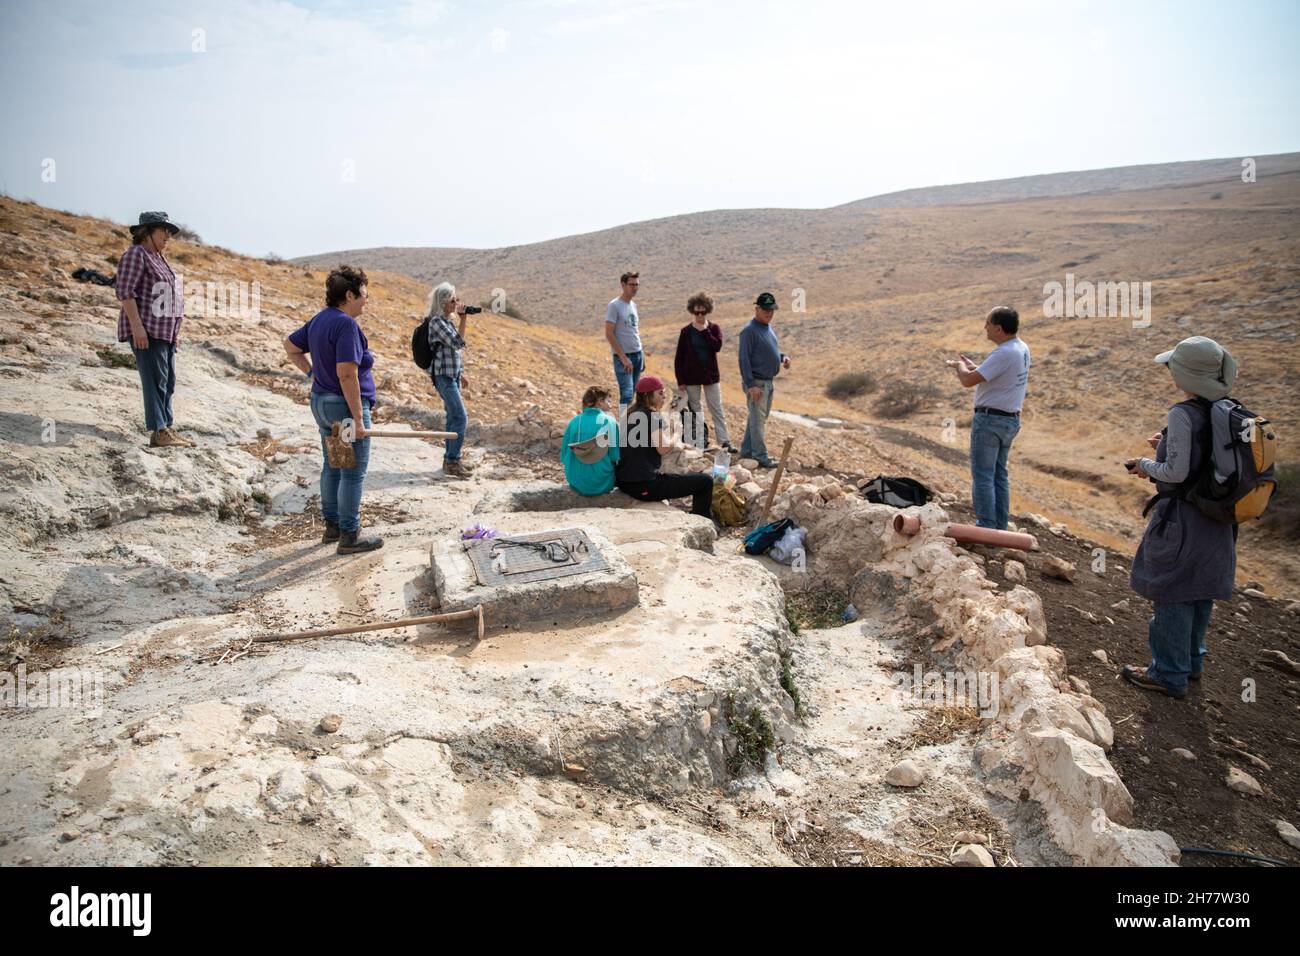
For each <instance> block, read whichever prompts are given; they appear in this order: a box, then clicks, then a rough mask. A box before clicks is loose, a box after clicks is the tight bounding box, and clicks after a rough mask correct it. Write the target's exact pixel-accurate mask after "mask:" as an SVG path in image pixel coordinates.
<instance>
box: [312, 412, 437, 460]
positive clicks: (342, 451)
mask: <svg viewBox="0 0 1300 956" xmlns="http://www.w3.org/2000/svg"><path fill="white" fill-rule="evenodd" d="M342 431H343V423H342V422H334V424H332V425H331V426H330V434H329V435H327V436H326V438H325V455H326V457H327V458H328V459H329V463H330V467H331V468H355V467H357V453H356V451H354V450H353V448H352V442H350V441H347V440H345V439H344V438H343V436H342ZM366 437H367V438H456V437H458V436H457V433H456V432H388V431H377V432H376V431H372V432H367V433H366Z"/></svg>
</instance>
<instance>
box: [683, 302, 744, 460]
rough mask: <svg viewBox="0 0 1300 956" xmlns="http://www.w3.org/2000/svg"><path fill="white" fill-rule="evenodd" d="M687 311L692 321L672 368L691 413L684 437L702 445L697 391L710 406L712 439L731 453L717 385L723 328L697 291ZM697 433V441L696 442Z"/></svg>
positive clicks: (685, 332) (710, 304)
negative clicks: (701, 392)
mask: <svg viewBox="0 0 1300 956" xmlns="http://www.w3.org/2000/svg"><path fill="white" fill-rule="evenodd" d="M686 311H687V312H689V313H690V314H691V321H690V322H689V323H687V324H686V325H685V326H684V327H683V328H682V332H681V335H679V336H678V337H677V357H676V358H675V359H674V361H673V369H674V371H675V372H676V374H677V389H678V391H681V390H682V389H683V388H685V389H686V404H687V407H688V408H689V409H690V411H691V421H690V423H689V425H688V427H687V428H686V429H685V432H686V434H685V437H686V439H687V440H688V441H691V442H692V443H693V444H696V445H703V444H705V442H704V441H703V430H702V429H699V425H698V423H699V421H700V390H701V389H703V390H704V398H705V400H706V401H707V402H708V404H709V417H710V418H711V419H713V436H714V439H715V443H716V444H717V445H719V446H721V447H722V448H725V449H726V450H727V451H729V452H731V454H733V455H734V454H736V453H737V452H736V449H735V448H733V447H732V445H731V438H730V437H729V436H728V434H727V419H726V417H725V416H724V415H723V412H722V386H721V385H719V384H718V382H719V379H720V378H721V376H720V375H719V374H718V352H719V351H721V349H722V329H721V328H719V327H718V324H717V323H716V322H710V321H709V313H711V312H712V311H713V300H712V299H710V298H709V297H708V296H707V295H705V294H704V293H703V292H697V293H696V294H695V295H693V296H691V298H690V300H689V301H688V302H687V303H686ZM697 433H698V438H699V440H696V438H697Z"/></svg>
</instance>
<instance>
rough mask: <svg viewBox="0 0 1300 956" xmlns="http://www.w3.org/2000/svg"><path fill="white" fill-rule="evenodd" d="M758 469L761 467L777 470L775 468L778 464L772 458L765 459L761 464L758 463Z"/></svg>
mask: <svg viewBox="0 0 1300 956" xmlns="http://www.w3.org/2000/svg"><path fill="white" fill-rule="evenodd" d="M758 467H759V468H775V467H776V462H774V461H773V460H772V459H771V458H764V459H763V460H762V461H760V462H759V463H758Z"/></svg>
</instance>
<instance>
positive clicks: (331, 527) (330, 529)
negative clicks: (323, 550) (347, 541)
mask: <svg viewBox="0 0 1300 956" xmlns="http://www.w3.org/2000/svg"><path fill="white" fill-rule="evenodd" d="M340 534H341V532H340V531H339V523H338V522H337V521H326V522H325V533H324V534H323V535H321V539H320V543H321V544H329V543H330V542H331V541H337V540H338V539H339V536H340Z"/></svg>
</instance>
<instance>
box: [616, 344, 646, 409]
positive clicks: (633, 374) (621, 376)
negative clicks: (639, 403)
mask: <svg viewBox="0 0 1300 956" xmlns="http://www.w3.org/2000/svg"><path fill="white" fill-rule="evenodd" d="M627 360H628V361H629V362H631V363H632V371H630V372H625V371H624V370H623V363H622V362H620V361H619V358H618V356H617V355H615V356H614V377H615V378H616V379H618V403H619V404H620V405H631V404H632V398H633V397H634V396H635V395H636V382H637V379H639V378H640V377H641V373H642V372H644V371H645V353H644V352H628V353H627Z"/></svg>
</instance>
